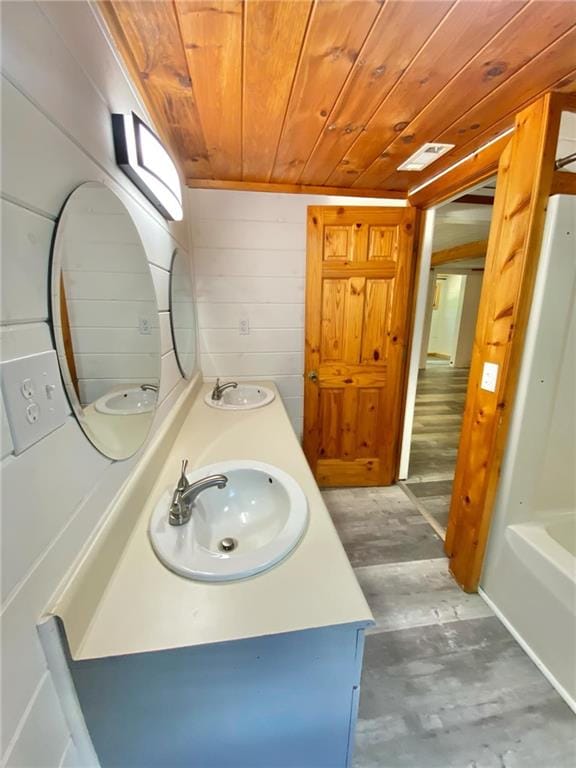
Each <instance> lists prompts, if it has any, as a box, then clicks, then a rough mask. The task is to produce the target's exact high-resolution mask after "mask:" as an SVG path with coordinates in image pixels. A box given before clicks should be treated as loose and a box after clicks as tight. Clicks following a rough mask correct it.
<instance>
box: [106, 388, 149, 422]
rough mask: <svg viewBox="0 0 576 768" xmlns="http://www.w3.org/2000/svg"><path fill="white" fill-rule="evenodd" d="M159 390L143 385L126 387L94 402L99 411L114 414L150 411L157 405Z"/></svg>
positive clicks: (125, 414) (128, 414) (122, 414)
mask: <svg viewBox="0 0 576 768" xmlns="http://www.w3.org/2000/svg"><path fill="white" fill-rule="evenodd" d="M157 399H158V392H157V391H156V390H152V389H146V390H144V389H142V387H126V388H125V389H120V390H115V391H113V392H108V394H106V395H103V396H102V397H101V398H100V399H99V400H96V402H95V403H94V408H96V410H97V411H98V412H99V413H108V414H111V415H114V416H131V415H132V414H135V413H150V411H153V410H154V408H155V407H156V400H157Z"/></svg>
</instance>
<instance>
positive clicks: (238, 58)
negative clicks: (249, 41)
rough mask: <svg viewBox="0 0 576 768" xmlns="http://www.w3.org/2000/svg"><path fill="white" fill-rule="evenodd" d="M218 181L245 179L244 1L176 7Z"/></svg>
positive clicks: (221, 0)
mask: <svg viewBox="0 0 576 768" xmlns="http://www.w3.org/2000/svg"><path fill="white" fill-rule="evenodd" d="M175 8H176V13H177V17H178V21H179V25H180V34H181V39H182V41H183V43H184V51H185V56H186V60H187V63H188V71H189V73H190V78H191V80H192V86H193V88H194V94H195V96H196V105H197V109H198V113H199V117H200V123H201V125H202V129H203V133H204V136H205V137H206V138H207V150H208V157H209V158H210V166H211V168H212V175H213V176H215V177H216V178H219V179H230V178H237V177H238V176H239V175H240V174H241V173H242V136H241V127H242V12H243V11H242V9H243V6H242V1H241V0H236V1H235V2H231V1H230V0H205V1H203V0H192V1H191V2H182V0H179V1H178V2H177V3H175Z"/></svg>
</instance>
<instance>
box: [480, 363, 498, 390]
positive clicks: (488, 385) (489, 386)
mask: <svg viewBox="0 0 576 768" xmlns="http://www.w3.org/2000/svg"><path fill="white" fill-rule="evenodd" d="M498 368H499V365H498V363H484V367H483V368H482V381H481V382H480V389H485V390H486V391H487V392H496V384H497V382H498Z"/></svg>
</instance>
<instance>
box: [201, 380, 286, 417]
mask: <svg viewBox="0 0 576 768" xmlns="http://www.w3.org/2000/svg"><path fill="white" fill-rule="evenodd" d="M272 400H274V392H273V391H272V390H271V389H269V388H268V387H261V386H259V385H257V384H238V386H237V387H236V388H235V389H232V388H230V389H226V390H224V392H222V397H221V398H220V400H212V392H211V391H210V392H208V393H207V394H206V395H205V397H204V402H205V403H207V404H208V405H210V406H211V407H212V408H218V409H220V410H222V411H250V410H252V409H253V408H263V407H264V406H265V405H268V403H271V402H272Z"/></svg>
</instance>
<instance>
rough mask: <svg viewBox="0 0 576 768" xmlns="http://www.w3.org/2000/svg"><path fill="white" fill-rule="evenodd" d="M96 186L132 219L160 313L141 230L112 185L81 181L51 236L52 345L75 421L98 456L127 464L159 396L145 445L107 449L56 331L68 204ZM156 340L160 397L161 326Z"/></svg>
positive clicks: (134, 451)
mask: <svg viewBox="0 0 576 768" xmlns="http://www.w3.org/2000/svg"><path fill="white" fill-rule="evenodd" d="M95 185H99V186H101V187H104V188H105V189H106V190H107V191H108V192H110V193H111V194H113V195H114V197H115V198H116V199H117V200H118V202H119V203H120V204H121V205H122V207H123V208H124V210H125V212H126V215H127V216H128V217H129V218H130V221H131V223H132V226H133V227H134V230H135V232H136V234H137V236H138V240H139V242H140V245H141V247H142V252H143V254H144V257H145V259H146V264H147V266H148V273H149V276H150V283H151V286H152V290H153V299H154V304H155V305H156V312H158V300H157V297H156V289H155V287H154V281H153V279H152V273H151V271H150V262H149V260H148V256H147V253H146V249H145V247H144V243H143V242H142V237H141V235H140V232H139V231H138V227H137V226H136V223H135V221H134V219H133V218H132V214H131V213H130V211H129V210H128V208H127V207H126V205H125V204H124V201H123V200H122V198H121V197H120V196H119V195H118V194H117V192H115V190H114V189H113V188H112V187H111V185H110V184H108V183H107V182H106V181H101V180H89V181H84V182H82V184H78V186H76V187H74V189H73V190H72V191H71V192H70V193H69V195H68V196H67V197H66V199H65V200H64V203H63V205H62V207H61V208H60V211H59V213H58V217H57V218H56V221H55V222H54V232H53V234H52V241H51V245H50V257H49V260H48V280H47V283H48V326H49V329H50V336H51V339H52V345H53V348H54V350H55V351H56V356H57V358H58V367H59V370H60V379H61V381H62V387H63V389H64V393H65V395H66V399H67V401H68V403H69V405H70V409H71V411H72V414H73V416H74V418H75V419H76V422H77V424H78V425H79V427H80V429H81V430H82V432H83V434H84V435H85V437H86V439H87V440H88V441H89V442H90V444H91V445H92V446H93V447H94V448H95V449H96V450H97V451H98V452H99V453H101V454H102V455H103V456H105V457H106V458H107V459H111V460H112V461H124V460H126V459H129V458H131V457H132V456H134V455H135V454H136V453H138V451H139V450H140V449H141V448H142V447H143V446H144V445H145V444H146V441H147V440H148V438H149V436H150V431H151V429H152V424H153V423H154V418H155V415H156V412H157V409H158V405H159V401H158V397H157V399H156V403H155V405H154V409H153V410H152V411H151V412H150V420H149V424H148V429H147V430H146V434H145V436H144V438H143V439H142V442H141V443H140V444H139V445H137V446H136V447H135V448H134V449H132V448H131V449H130V450H129V451H114V449H111V448H109V447H108V446H106V445H105V443H104V442H103V441H102V440H101V439H99V436H98V435H97V434H96V433H95V432H94V431H93V430H89V429H88V426H87V423H86V417H85V415H84V408H83V407H82V404H81V403H80V400H79V398H78V395H77V393H76V390H75V388H74V387H73V386H72V385H71V384H70V382H69V379H70V370H69V366H68V362H67V355H66V350H65V348H64V346H63V339H62V333H57V330H56V329H57V328H59V329H61V328H62V316H61V309H60V295H61V294H60V285H59V284H60V280H61V276H62V266H63V259H62V251H63V249H62V241H63V238H64V229H65V228H64V217H65V215H66V213H67V209H68V205H69V203H70V201H71V199H72V197H73V196H74V195H75V194H76V193H77V192H78V190H80V189H82V187H87V186H95ZM157 338H158V390H157V392H158V395H159V394H160V385H161V379H162V348H161V343H160V328H159V327H158V336H157Z"/></svg>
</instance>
